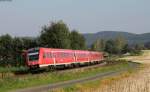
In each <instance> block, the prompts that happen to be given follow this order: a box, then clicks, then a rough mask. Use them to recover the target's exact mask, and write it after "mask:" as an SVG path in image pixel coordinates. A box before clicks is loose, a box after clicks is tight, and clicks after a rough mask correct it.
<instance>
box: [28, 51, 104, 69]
mask: <svg viewBox="0 0 150 92" xmlns="http://www.w3.org/2000/svg"><path fill="white" fill-rule="evenodd" d="M26 56H27V57H26V60H27V66H28V67H30V68H41V67H46V66H60V65H63V66H67V65H76V64H79V65H80V64H85V63H99V62H101V61H102V60H103V53H102V52H94V51H83V50H69V49H53V48H33V49H29V50H27V55H26Z"/></svg>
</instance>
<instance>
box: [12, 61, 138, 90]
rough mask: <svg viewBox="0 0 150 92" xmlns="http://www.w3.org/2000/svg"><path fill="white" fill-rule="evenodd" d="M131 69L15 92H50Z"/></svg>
mask: <svg viewBox="0 0 150 92" xmlns="http://www.w3.org/2000/svg"><path fill="white" fill-rule="evenodd" d="M129 66H130V67H129V68H130V69H134V68H137V66H138V65H137V64H135V63H129ZM91 67H98V65H96V66H91ZM86 68H87V67H86ZM129 68H122V69H120V70H117V71H109V72H105V73H99V74H96V75H93V76H90V77H86V78H81V79H77V80H70V81H65V82H60V83H53V84H49V85H44V86H38V87H31V88H26V89H21V90H16V91H13V92H49V91H51V90H53V89H55V88H61V87H67V86H70V85H73V84H77V83H84V82H88V81H93V80H97V79H102V78H104V77H110V76H114V75H118V74H120V73H122V72H125V71H127V70H128V69H129ZM67 71H69V70H67ZM60 72H64V71H60Z"/></svg>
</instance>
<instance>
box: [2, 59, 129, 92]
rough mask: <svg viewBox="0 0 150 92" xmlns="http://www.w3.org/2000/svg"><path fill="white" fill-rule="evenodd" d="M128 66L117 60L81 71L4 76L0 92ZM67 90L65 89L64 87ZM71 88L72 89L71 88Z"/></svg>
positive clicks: (126, 63)
mask: <svg viewBox="0 0 150 92" xmlns="http://www.w3.org/2000/svg"><path fill="white" fill-rule="evenodd" d="M125 67H126V68H127V67H129V64H128V62H126V61H125V62H121V63H120V62H119V63H118V64H115V65H110V66H105V67H98V68H94V69H87V70H81V71H71V72H65V73H60V72H59V73H58V72H53V73H46V74H45V73H43V74H40V75H34V76H33V75H32V74H30V75H28V76H25V77H20V78H11V77H8V78H4V79H0V92H7V91H10V90H15V89H21V88H27V87H32V86H38V85H44V84H51V83H56V82H61V81H66V80H72V79H78V78H83V77H88V76H92V75H95V74H97V73H104V72H108V71H117V70H119V69H121V68H125ZM66 90H67V89H66ZM72 90H73V89H72Z"/></svg>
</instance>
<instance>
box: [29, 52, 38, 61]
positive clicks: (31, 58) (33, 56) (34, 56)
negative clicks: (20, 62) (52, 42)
mask: <svg viewBox="0 0 150 92" xmlns="http://www.w3.org/2000/svg"><path fill="white" fill-rule="evenodd" d="M28 58H29V61H37V60H38V59H39V51H38V50H34V51H29V52H28Z"/></svg>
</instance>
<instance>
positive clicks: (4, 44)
mask: <svg viewBox="0 0 150 92" xmlns="http://www.w3.org/2000/svg"><path fill="white" fill-rule="evenodd" d="M12 51H13V49H12V37H11V36H10V35H8V34H6V35H2V36H1V37H0V64H1V65H6V66H8V65H9V63H12V61H11V59H12V57H13V56H12Z"/></svg>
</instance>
